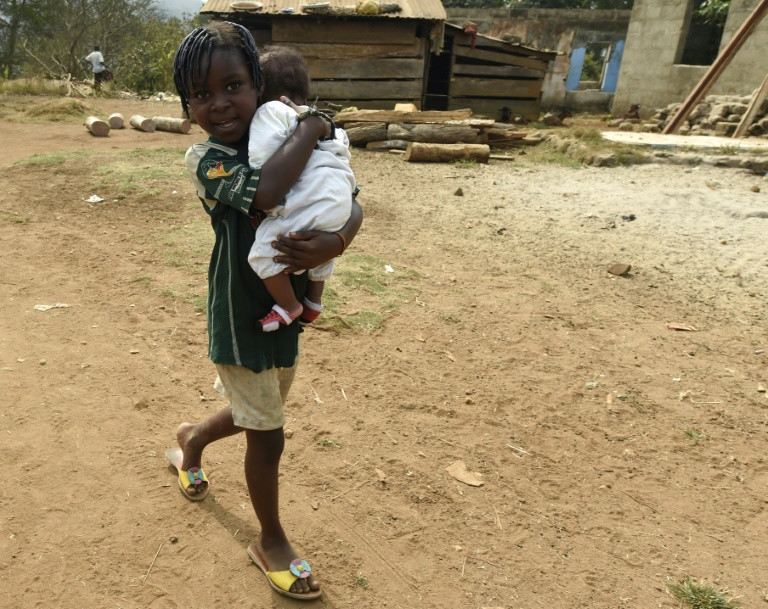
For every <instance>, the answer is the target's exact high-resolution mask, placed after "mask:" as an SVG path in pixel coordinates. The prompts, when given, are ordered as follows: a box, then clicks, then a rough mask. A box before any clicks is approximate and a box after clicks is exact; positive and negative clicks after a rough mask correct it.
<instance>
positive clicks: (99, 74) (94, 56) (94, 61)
mask: <svg viewBox="0 0 768 609" xmlns="http://www.w3.org/2000/svg"><path fill="white" fill-rule="evenodd" d="M85 61H86V62H87V63H89V64H91V68H92V70H93V88H94V89H96V91H98V90H99V89H101V82H102V81H103V80H109V77H110V75H111V73H110V71H109V70H107V66H105V65H104V55H102V54H101V51H99V46H98V45H96V46H94V47H93V52H92V53H89V54H88V55H86V56H85Z"/></svg>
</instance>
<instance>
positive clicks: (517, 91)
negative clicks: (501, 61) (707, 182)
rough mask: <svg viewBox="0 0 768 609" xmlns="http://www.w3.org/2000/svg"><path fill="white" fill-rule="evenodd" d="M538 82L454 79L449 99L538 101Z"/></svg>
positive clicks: (539, 84) (539, 86)
mask: <svg viewBox="0 0 768 609" xmlns="http://www.w3.org/2000/svg"><path fill="white" fill-rule="evenodd" d="M541 83H542V81H540V80H505V79H503V78H500V79H495V78H454V79H452V80H451V89H450V94H451V97H528V98H532V99H538V97H539V93H541Z"/></svg>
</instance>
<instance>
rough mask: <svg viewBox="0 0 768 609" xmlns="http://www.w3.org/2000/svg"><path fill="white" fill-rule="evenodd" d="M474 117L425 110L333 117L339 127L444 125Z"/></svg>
mask: <svg viewBox="0 0 768 609" xmlns="http://www.w3.org/2000/svg"><path fill="white" fill-rule="evenodd" d="M471 117H472V110H470V109H469V108H462V109H459V110H445V111H443V110H425V111H423V112H395V111H394V110H355V111H352V112H339V113H338V114H337V115H336V116H334V117H333V120H334V122H335V123H336V124H337V125H340V126H343V125H344V124H346V123H352V122H376V121H378V122H381V121H384V122H385V123H399V122H404V123H444V122H446V121H460V120H463V119H465V118H471Z"/></svg>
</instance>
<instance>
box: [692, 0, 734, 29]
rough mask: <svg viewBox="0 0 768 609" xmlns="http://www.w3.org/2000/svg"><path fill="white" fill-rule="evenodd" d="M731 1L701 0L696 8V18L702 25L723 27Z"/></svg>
mask: <svg viewBox="0 0 768 609" xmlns="http://www.w3.org/2000/svg"><path fill="white" fill-rule="evenodd" d="M730 7H731V0H703V1H702V2H701V4H699V6H698V7H697V8H696V11H695V13H696V16H697V17H698V18H699V19H701V20H702V21H703V22H704V23H711V24H714V25H719V26H724V25H725V20H726V19H727V18H728V9H729V8H730Z"/></svg>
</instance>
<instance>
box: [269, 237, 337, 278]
mask: <svg viewBox="0 0 768 609" xmlns="http://www.w3.org/2000/svg"><path fill="white" fill-rule="evenodd" d="M272 246H273V247H274V248H275V249H276V250H278V251H279V252H282V253H281V254H280V255H278V256H275V258H274V260H275V262H279V263H281V264H287V265H288V267H287V268H286V269H285V270H284V271H283V273H285V274H286V275H290V274H291V273H295V272H296V271H300V270H302V269H312V268H315V267H316V266H319V265H321V264H323V263H324V262H327V261H328V260H330V259H331V258H334V257H336V256H339V255H341V253H342V249H343V244H342V242H341V239H339V236H338V235H337V234H335V233H325V232H323V231H318V230H306V231H299V232H296V233H290V234H289V235H288V236H285V235H280V236H279V237H278V238H277V241H273V242H272Z"/></svg>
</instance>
